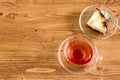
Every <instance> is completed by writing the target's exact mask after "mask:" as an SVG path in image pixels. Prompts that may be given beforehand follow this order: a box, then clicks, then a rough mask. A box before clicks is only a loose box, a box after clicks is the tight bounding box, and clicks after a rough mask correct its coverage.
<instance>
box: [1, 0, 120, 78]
mask: <svg viewBox="0 0 120 80" xmlns="http://www.w3.org/2000/svg"><path fill="white" fill-rule="evenodd" d="M94 1H95V0H0V80H120V75H113V76H99V75H92V74H81V75H72V74H70V73H68V72H66V71H65V70H64V69H63V68H62V67H61V66H60V64H59V62H58V58H57V52H58V48H59V45H60V44H61V42H62V41H63V40H64V39H66V38H68V37H70V36H72V35H79V36H85V35H84V34H83V33H82V32H81V31H80V29H79V24H78V19H79V15H80V13H81V12H82V10H83V9H84V8H85V7H87V6H88V5H91V4H94V3H96V2H94ZM111 8H112V9H113V10H114V12H115V13H116V14H117V15H118V17H120V16H119V14H120V10H119V9H120V1H119V0H115V2H114V4H112V5H111ZM119 21H120V20H119ZM92 41H93V42H94V43H95V44H96V46H97V48H98V50H99V53H100V54H101V55H102V56H103V57H104V60H103V61H102V64H103V67H104V68H105V70H106V71H108V72H109V70H108V68H109V69H110V70H111V71H113V72H115V71H117V72H120V55H119V52H120V30H118V31H117V32H116V33H115V35H114V36H113V37H112V38H110V39H107V40H102V41H101V40H100V41H99V40H92ZM31 68H33V70H31ZM36 68H37V69H38V71H39V70H40V71H42V68H43V69H45V71H46V69H47V70H48V73H47V72H46V73H41V72H36ZM29 69H30V70H29ZM26 70H28V71H27V72H26ZM103 70H104V69H103ZM50 71H51V72H50Z"/></svg>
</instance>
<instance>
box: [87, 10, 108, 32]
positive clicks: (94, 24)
mask: <svg viewBox="0 0 120 80" xmlns="http://www.w3.org/2000/svg"><path fill="white" fill-rule="evenodd" d="M87 25H88V26H89V27H90V28H92V29H94V30H97V31H98V32H100V33H103V34H106V33H107V22H106V19H105V17H104V15H103V14H102V13H101V11H100V10H99V9H98V8H96V11H94V13H93V14H92V16H91V17H90V19H89V20H88V22H87Z"/></svg>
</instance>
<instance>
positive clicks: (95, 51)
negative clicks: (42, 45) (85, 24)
mask: <svg viewBox="0 0 120 80" xmlns="http://www.w3.org/2000/svg"><path fill="white" fill-rule="evenodd" d="M74 38H79V39H80V40H82V41H85V42H86V43H88V44H89V45H90V46H91V48H92V50H93V56H92V59H91V60H90V61H89V62H88V63H86V64H83V65H78V66H85V65H88V64H89V63H90V62H91V61H92V60H93V59H95V62H94V64H93V65H92V66H90V67H89V69H87V70H85V71H84V72H75V71H72V70H70V69H68V68H67V67H66V66H65V65H64V63H63V62H62V60H61V57H60V55H61V48H62V47H64V48H65V46H63V45H64V44H66V43H67V42H68V41H69V40H70V39H74ZM63 52H64V51H63ZM64 56H65V58H66V54H65V53H64ZM58 60H59V63H60V65H61V66H62V67H63V68H64V69H65V70H66V71H68V72H70V73H74V74H81V73H89V72H90V69H91V68H93V67H94V66H96V64H97V62H98V61H99V60H102V57H101V56H100V55H99V54H98V50H97V47H96V46H95V44H94V43H93V42H92V41H91V40H89V39H88V38H84V37H80V36H71V37H69V38H67V39H65V40H64V41H63V42H62V43H61V45H60V47H59V50H58ZM66 60H67V61H69V60H68V59H67V58H66ZM69 62H70V61H69ZM70 63H72V62H70ZM72 64H73V63H72ZM73 65H75V64H73Z"/></svg>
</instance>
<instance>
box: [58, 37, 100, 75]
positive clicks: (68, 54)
mask: <svg viewBox="0 0 120 80" xmlns="http://www.w3.org/2000/svg"><path fill="white" fill-rule="evenodd" d="M58 59H59V62H60V64H61V66H62V67H63V68H64V69H65V70H66V71H68V72H70V73H74V74H81V73H89V72H90V71H91V70H92V69H93V68H94V67H95V66H96V64H97V63H98V61H101V60H102V57H101V56H100V55H99V54H98V50H97V48H96V46H95V45H94V43H93V42H92V41H91V40H89V39H87V38H84V37H80V36H72V37H69V38H67V39H65V40H64V41H63V42H62V44H61V45H60V47H59V51H58Z"/></svg>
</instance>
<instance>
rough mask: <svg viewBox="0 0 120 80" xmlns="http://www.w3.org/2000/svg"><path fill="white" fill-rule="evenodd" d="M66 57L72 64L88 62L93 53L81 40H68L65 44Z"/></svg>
mask: <svg viewBox="0 0 120 80" xmlns="http://www.w3.org/2000/svg"><path fill="white" fill-rule="evenodd" d="M65 53H66V57H67V58H68V59H69V61H71V62H72V63H74V64H77V65H83V64H86V63H88V62H89V61H90V60H91V58H92V55H93V51H92V48H91V46H90V45H89V44H88V43H86V42H84V41H81V40H70V41H69V42H68V43H67V44H66V46H65Z"/></svg>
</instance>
